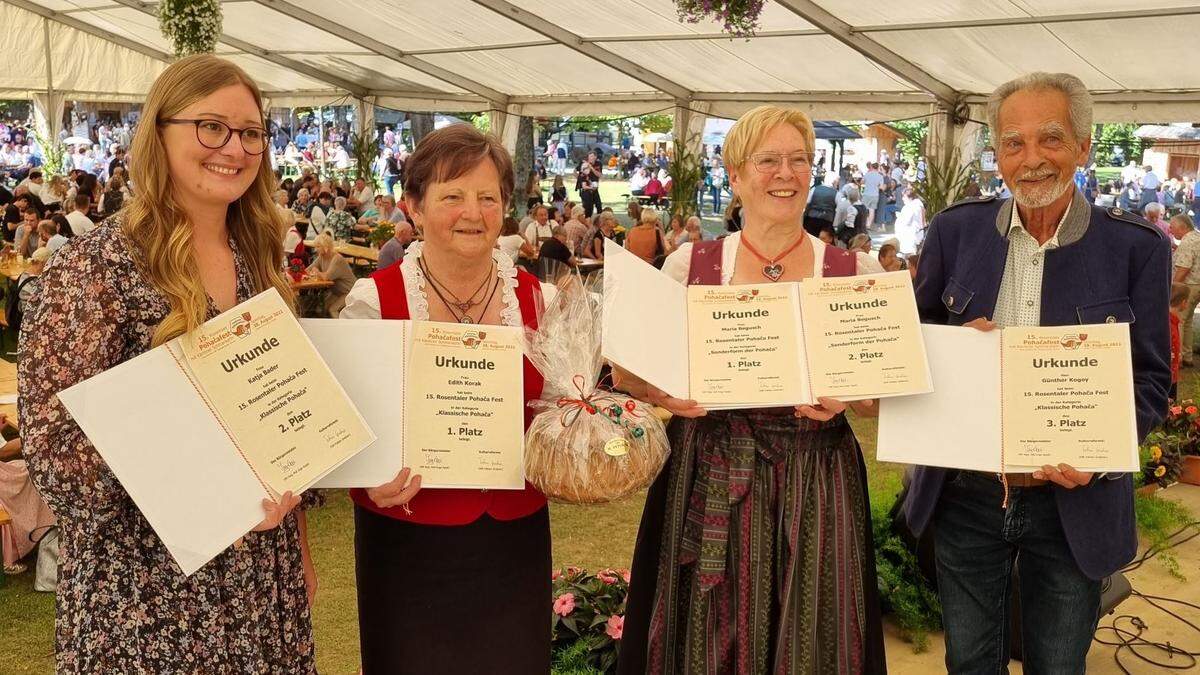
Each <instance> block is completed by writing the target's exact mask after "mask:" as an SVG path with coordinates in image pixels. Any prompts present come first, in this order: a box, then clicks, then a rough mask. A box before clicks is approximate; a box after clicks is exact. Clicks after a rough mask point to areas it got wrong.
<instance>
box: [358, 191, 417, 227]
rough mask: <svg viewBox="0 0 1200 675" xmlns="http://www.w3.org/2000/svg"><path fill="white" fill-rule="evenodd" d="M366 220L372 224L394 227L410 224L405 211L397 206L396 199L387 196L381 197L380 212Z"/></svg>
mask: <svg viewBox="0 0 1200 675" xmlns="http://www.w3.org/2000/svg"><path fill="white" fill-rule="evenodd" d="M366 220H367V221H369V222H372V223H391V224H393V225H396V224H398V223H406V222H408V218H406V217H405V216H404V211H402V210H401V209H400V208H399V207H397V206H396V198H395V197H393V196H391V195H386V194H385V195H382V196H381V197H380V202H379V211H378V212H377V213H375V214H374V215H373V216H371V217H370V218H368V219H366Z"/></svg>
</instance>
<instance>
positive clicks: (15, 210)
mask: <svg viewBox="0 0 1200 675" xmlns="http://www.w3.org/2000/svg"><path fill="white" fill-rule="evenodd" d="M2 187H3V186H0V188H2ZM28 206H29V193H28V192H27V191H26V192H24V193H21V191H20V190H17V193H15V194H13V195H12V199H11V201H10V202H9V204H8V206H5V207H4V227H3V228H2V229H3V235H4V241H7V242H13V241H14V240H15V239H16V238H17V227H18V226H20V224H21V223H22V222H23V221H24V220H25V216H24V215H22V213H23V212H24V211H25V209H26V208H27V207H28Z"/></svg>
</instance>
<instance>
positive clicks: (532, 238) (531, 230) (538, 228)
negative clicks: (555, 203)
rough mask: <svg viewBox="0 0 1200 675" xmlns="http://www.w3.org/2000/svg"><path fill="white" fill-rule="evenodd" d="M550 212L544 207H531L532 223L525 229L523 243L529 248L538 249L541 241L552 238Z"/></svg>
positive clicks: (552, 228) (552, 230)
mask: <svg viewBox="0 0 1200 675" xmlns="http://www.w3.org/2000/svg"><path fill="white" fill-rule="evenodd" d="M550 211H551V209H547V208H546V207H545V206H544V205H542V204H538V205H537V206H535V207H533V211H531V212H530V213H532V214H533V221H532V222H530V223H529V225H528V226H526V228H525V241H527V242H529V245H530V246H534V247H540V246H541V245H542V242H543V241H546V240H547V239H549V238H551V237H553V236H554V224H553V223H551V222H550Z"/></svg>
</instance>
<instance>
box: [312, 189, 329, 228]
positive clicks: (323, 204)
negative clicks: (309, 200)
mask: <svg viewBox="0 0 1200 675" xmlns="http://www.w3.org/2000/svg"><path fill="white" fill-rule="evenodd" d="M332 211H333V195H332V194H331V193H329V192H327V191H321V192H320V193H318V194H317V203H316V204H314V205H313V207H312V208H311V209H309V211H308V223H309V224H310V225H312V231H313V232H315V233H321V232H327V231H328V230H329V227H328V224H327V223H326V222H325V219H326V218H327V217H328V216H329V214H330V212H332Z"/></svg>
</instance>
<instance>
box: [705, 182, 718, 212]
mask: <svg viewBox="0 0 1200 675" xmlns="http://www.w3.org/2000/svg"><path fill="white" fill-rule="evenodd" d="M708 191H709V194H711V195H712V203H713V204H712V206H713V213H714V214H716V213H719V212H720V211H721V188H719V187H717V186H715V185H714V186H712V187H710V188H708Z"/></svg>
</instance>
